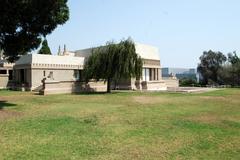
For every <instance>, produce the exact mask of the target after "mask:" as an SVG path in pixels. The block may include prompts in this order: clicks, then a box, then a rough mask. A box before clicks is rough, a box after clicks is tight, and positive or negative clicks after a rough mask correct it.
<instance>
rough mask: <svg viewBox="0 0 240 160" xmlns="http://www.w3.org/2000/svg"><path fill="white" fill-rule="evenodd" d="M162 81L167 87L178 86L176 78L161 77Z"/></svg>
mask: <svg viewBox="0 0 240 160" xmlns="http://www.w3.org/2000/svg"><path fill="white" fill-rule="evenodd" d="M163 81H164V83H165V84H166V86H167V88H177V87H179V80H178V79H170V78H169V79H163Z"/></svg>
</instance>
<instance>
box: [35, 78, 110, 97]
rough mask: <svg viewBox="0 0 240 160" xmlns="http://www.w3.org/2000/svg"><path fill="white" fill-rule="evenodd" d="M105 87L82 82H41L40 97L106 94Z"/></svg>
mask: <svg viewBox="0 0 240 160" xmlns="http://www.w3.org/2000/svg"><path fill="white" fill-rule="evenodd" d="M106 91H107V85H106V84H105V83H104V82H102V81H101V82H89V83H88V84H86V83H84V82H77V81H64V82H59V81H51V80H43V88H42V90H40V94H42V95H50V94H62V93H80V92H106Z"/></svg>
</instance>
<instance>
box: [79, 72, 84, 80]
mask: <svg viewBox="0 0 240 160" xmlns="http://www.w3.org/2000/svg"><path fill="white" fill-rule="evenodd" d="M79 81H83V73H82V70H79Z"/></svg>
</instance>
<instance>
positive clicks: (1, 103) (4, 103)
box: [0, 101, 16, 110]
mask: <svg viewBox="0 0 240 160" xmlns="http://www.w3.org/2000/svg"><path fill="white" fill-rule="evenodd" d="M13 106H16V104H12V103H8V102H7V101H0V110H2V109H4V108H7V107H13Z"/></svg>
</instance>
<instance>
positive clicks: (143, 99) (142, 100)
mask: <svg viewBox="0 0 240 160" xmlns="http://www.w3.org/2000/svg"><path fill="white" fill-rule="evenodd" d="M133 101H134V102H137V103H140V104H155V103H164V102H166V99H164V98H162V97H148V96H135V97H133Z"/></svg>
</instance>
